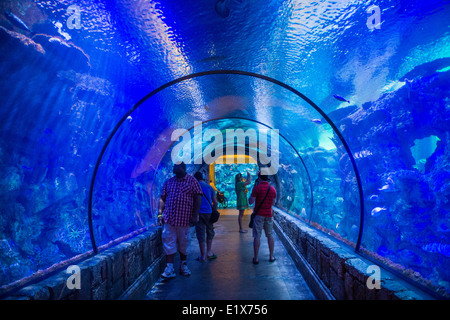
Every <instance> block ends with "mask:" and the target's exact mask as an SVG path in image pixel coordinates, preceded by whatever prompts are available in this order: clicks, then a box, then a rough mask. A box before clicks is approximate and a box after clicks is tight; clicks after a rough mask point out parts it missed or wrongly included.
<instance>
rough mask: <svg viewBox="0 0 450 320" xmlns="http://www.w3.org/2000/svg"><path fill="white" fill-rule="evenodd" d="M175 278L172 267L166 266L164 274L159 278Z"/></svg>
mask: <svg viewBox="0 0 450 320" xmlns="http://www.w3.org/2000/svg"><path fill="white" fill-rule="evenodd" d="M175 276H176V273H175V270H174V268H173V265H171V266H169V265H168V266H167V267H166V269H165V270H164V272H163V273H162V274H161V278H163V279H171V278H174V277H175Z"/></svg>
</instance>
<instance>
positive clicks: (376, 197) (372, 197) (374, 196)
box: [369, 194, 378, 200]
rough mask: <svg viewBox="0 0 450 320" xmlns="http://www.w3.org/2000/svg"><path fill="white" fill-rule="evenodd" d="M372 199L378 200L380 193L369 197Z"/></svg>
mask: <svg viewBox="0 0 450 320" xmlns="http://www.w3.org/2000/svg"><path fill="white" fill-rule="evenodd" d="M369 199H370V200H377V199H378V195H377V194H373V195H371V196H370V197H369Z"/></svg>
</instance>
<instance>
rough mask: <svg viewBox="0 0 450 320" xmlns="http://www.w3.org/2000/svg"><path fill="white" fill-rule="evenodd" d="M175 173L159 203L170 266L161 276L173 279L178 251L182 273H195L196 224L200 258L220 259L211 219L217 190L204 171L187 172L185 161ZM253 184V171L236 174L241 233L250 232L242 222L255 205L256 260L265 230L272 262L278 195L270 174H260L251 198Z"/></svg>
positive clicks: (201, 259) (164, 242)
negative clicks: (192, 237)
mask: <svg viewBox="0 0 450 320" xmlns="http://www.w3.org/2000/svg"><path fill="white" fill-rule="evenodd" d="M173 173H174V175H175V176H173V177H172V178H170V179H168V180H167V181H166V182H165V183H164V185H163V188H162V192H161V199H160V205H159V214H158V224H159V225H164V229H163V232H162V241H163V248H164V252H165V254H166V256H167V266H166V268H165V270H164V272H163V273H162V275H161V277H162V278H164V279H170V278H173V277H175V276H176V273H175V268H174V258H175V254H176V253H177V251H178V252H179V254H180V269H179V271H180V274H181V275H184V276H189V275H191V271H190V270H189V268H188V266H187V248H188V244H189V234H190V227H191V226H195V231H196V236H197V240H198V244H199V249H200V255H199V256H198V258H197V259H196V260H197V261H200V262H204V261H206V260H213V259H216V258H217V255H216V254H214V252H213V250H212V241H213V238H214V235H215V233H214V225H213V223H212V222H211V221H210V217H211V213H212V211H213V210H217V205H218V203H217V199H216V194H215V190H214V189H213V187H212V186H210V185H209V184H208V183H206V182H205V181H204V177H203V174H202V173H201V172H196V173H195V174H194V176H191V175H189V174H188V173H187V172H186V164H184V163H183V162H181V163H179V164H175V165H174V166H173ZM250 183H251V176H250V173H248V172H247V179H244V178H243V177H242V174H240V173H239V174H238V175H236V177H235V190H236V195H237V209H238V210H239V216H238V224H239V232H241V233H246V232H247V230H246V229H245V228H244V227H243V225H242V217H243V215H244V211H245V210H246V209H247V208H248V207H249V204H250V205H251V204H253V203H254V204H255V209H254V213H253V216H252V222H253V226H252V229H253V238H254V240H253V249H254V254H253V263H254V264H258V263H259V260H258V253H259V248H260V238H261V234H262V230H263V229H264V232H265V235H266V237H267V241H268V246H269V261H270V262H274V261H275V257H274V254H273V251H274V239H273V235H272V234H273V218H272V205H273V203H274V200H275V198H276V191H275V188H274V187H272V186H270V184H269V177H268V176H266V175H262V174H258V179H257V180H256V181H255V184H254V187H253V190H252V192H251V195H250V197H249V199H248V200H247V193H248V190H247V185H249V184H250Z"/></svg>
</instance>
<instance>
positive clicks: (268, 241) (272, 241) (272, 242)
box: [267, 236, 275, 261]
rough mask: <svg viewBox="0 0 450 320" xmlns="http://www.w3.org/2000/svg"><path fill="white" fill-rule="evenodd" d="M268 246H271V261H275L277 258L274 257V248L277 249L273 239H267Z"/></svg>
mask: <svg viewBox="0 0 450 320" xmlns="http://www.w3.org/2000/svg"><path fill="white" fill-rule="evenodd" d="M267 244H268V245H269V261H275V257H274V256H273V248H274V247H275V240H274V239H273V237H272V236H271V237H268V238H267Z"/></svg>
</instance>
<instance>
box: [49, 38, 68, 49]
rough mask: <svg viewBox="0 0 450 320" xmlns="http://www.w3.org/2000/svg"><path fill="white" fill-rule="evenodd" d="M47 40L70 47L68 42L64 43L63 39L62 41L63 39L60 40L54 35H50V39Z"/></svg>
mask: <svg viewBox="0 0 450 320" xmlns="http://www.w3.org/2000/svg"><path fill="white" fill-rule="evenodd" d="M48 42H50V43H58V44H60V45H62V46H65V47H67V48H70V45H69V44H68V43H66V42H65V41H63V40H61V39H59V38H56V37H51V38H50V39H48Z"/></svg>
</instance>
